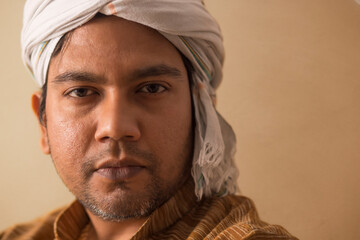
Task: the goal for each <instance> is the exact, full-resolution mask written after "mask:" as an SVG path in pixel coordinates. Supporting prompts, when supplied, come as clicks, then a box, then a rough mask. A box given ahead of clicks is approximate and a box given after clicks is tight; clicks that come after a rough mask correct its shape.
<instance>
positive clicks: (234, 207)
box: [204, 195, 297, 240]
mask: <svg viewBox="0 0 360 240" xmlns="http://www.w3.org/2000/svg"><path fill="white" fill-rule="evenodd" d="M204 204H205V205H207V209H208V214H206V216H205V218H207V219H206V221H209V220H210V219H211V220H212V221H214V222H217V225H216V227H215V228H214V229H213V230H212V231H211V232H210V234H209V235H208V236H207V237H208V238H206V239H217V240H220V239H289V240H290V239H294V240H295V239H297V238H295V237H293V236H292V235H291V234H290V233H289V232H288V231H286V230H285V229H284V228H283V227H281V226H279V225H272V224H268V223H266V222H264V221H262V220H261V219H260V218H259V215H258V212H257V210H256V207H255V204H254V202H253V201H252V200H251V199H249V198H247V197H244V196H236V195H228V196H225V197H221V198H212V199H209V200H206V201H205V202H204Z"/></svg>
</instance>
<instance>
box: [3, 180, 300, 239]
mask: <svg viewBox="0 0 360 240" xmlns="http://www.w3.org/2000/svg"><path fill="white" fill-rule="evenodd" d="M88 223H89V218H88V217H87V215H86V212H85V211H84V208H83V207H82V205H81V204H80V203H78V202H74V203H72V204H71V205H70V206H69V207H66V208H63V209H59V210H56V211H53V212H51V213H49V214H47V215H46V216H44V217H42V218H39V219H36V220H35V221H32V222H30V223H27V224H21V225H16V226H13V227H11V228H9V229H7V230H6V231H4V232H3V233H0V240H29V239H32V240H43V239H56V240H85V239H86V234H85V230H86V229H87V227H86V226H87V225H88ZM140 239H141V240H144V239H159V240H160V239H162V240H164V239H178V240H180V239H192V240H198V239H206V240H210V239H214V240H225V239H289V240H290V239H291V240H294V239H297V238H295V237H293V236H292V235H291V234H290V233H288V232H287V231H286V230H285V229H284V228H282V227H281V226H278V225H270V224H268V223H265V222H263V221H261V220H260V219H259V216H258V214H257V211H256V209H255V206H254V204H253V202H252V201H251V200H250V199H248V198H246V197H243V196H235V195H228V196H225V197H218V198H205V199H203V200H202V201H200V202H198V201H197V198H196V196H195V194H194V183H193V181H192V180H189V181H187V182H186V183H185V184H184V186H183V187H182V188H181V189H180V190H179V191H178V192H177V193H176V195H175V196H173V197H172V198H171V199H169V201H168V202H166V203H165V204H163V205H162V206H161V207H160V208H158V209H157V210H156V211H154V212H153V213H152V214H151V215H150V216H149V218H148V219H147V221H146V222H145V223H144V224H143V226H142V227H141V228H140V229H139V230H138V232H137V233H136V234H135V235H134V236H133V237H132V239H131V240H140Z"/></svg>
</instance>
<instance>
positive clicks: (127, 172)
mask: <svg viewBox="0 0 360 240" xmlns="http://www.w3.org/2000/svg"><path fill="white" fill-rule="evenodd" d="M143 169H144V168H143V167H111V168H100V169H98V170H96V173H97V174H99V175H100V176H102V177H104V178H107V179H109V180H113V181H124V180H127V179H129V178H132V177H134V176H135V175H137V174H138V173H139V172H140V171H142V170H143Z"/></svg>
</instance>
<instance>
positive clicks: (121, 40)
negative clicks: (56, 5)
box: [49, 16, 182, 72]
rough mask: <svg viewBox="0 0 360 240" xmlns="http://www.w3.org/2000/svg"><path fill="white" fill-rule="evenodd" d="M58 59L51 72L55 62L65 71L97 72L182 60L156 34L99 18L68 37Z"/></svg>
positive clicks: (132, 24)
mask: <svg viewBox="0 0 360 240" xmlns="http://www.w3.org/2000/svg"><path fill="white" fill-rule="evenodd" d="M58 55H61V56H58ZM58 55H56V56H55V57H54V59H52V62H51V63H50V69H49V72H50V70H51V68H53V67H52V65H54V62H56V66H57V68H58V70H59V71H62V70H64V69H67V68H82V67H84V66H86V65H87V66H88V67H94V68H93V69H94V70H96V67H105V68H109V67H115V68H119V67H121V66H125V65H126V64H130V63H131V64H137V65H139V64H140V65H141V64H147V63H149V62H151V61H152V62H156V63H157V64H165V63H166V64H178V63H179V59H181V57H180V54H179V52H178V50H177V49H176V48H175V47H174V46H173V45H172V44H171V43H170V42H169V41H168V40H167V39H166V38H165V37H164V36H162V35H161V34H160V33H159V32H157V31H156V30H154V29H151V28H149V27H147V26H144V25H141V24H138V23H135V22H131V21H128V20H125V19H122V18H119V17H115V16H100V17H95V18H94V19H93V20H91V21H90V22H88V23H86V24H85V25H83V26H81V27H79V28H77V29H75V30H74V31H73V32H71V33H70V34H69V35H68V36H67V37H66V40H65V44H64V45H63V46H62V49H61V52H60V54H58ZM181 62H182V61H181ZM124 64H125V65H124ZM128 67H129V66H128ZM78 70H82V69H78Z"/></svg>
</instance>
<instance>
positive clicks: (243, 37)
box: [0, 0, 360, 240]
mask: <svg viewBox="0 0 360 240" xmlns="http://www.w3.org/2000/svg"><path fill="white" fill-rule="evenodd" d="M205 2H206V4H207V5H208V8H209V10H210V12H212V13H213V15H214V16H215V17H216V18H217V19H218V21H219V23H220V25H221V27H222V29H223V33H224V38H225V48H226V50H227V56H226V62H225V73H224V77H225V80H224V82H223V85H222V86H221V87H220V89H219V91H218V96H219V99H218V108H219V111H220V112H221V113H222V114H223V115H224V116H225V118H227V119H228V121H229V122H230V123H231V124H232V125H233V127H234V129H235V131H236V133H237V136H238V152H237V164H238V166H239V168H240V171H241V175H240V178H239V184H240V188H241V191H242V194H244V195H247V196H249V197H251V198H252V199H253V200H254V201H255V202H256V204H257V206H258V210H259V212H260V215H261V216H262V218H263V219H264V220H266V221H269V222H272V223H278V224H281V225H283V226H285V227H286V228H287V229H288V230H289V231H290V232H292V233H293V234H294V235H296V236H298V237H299V238H300V239H330V240H331V239H360V228H359V226H358V225H359V222H360V206H359V203H360V187H359V182H360V174H359V170H360V124H359V123H360V5H357V4H356V3H355V1H354V0H307V1H300V0H297V1H295V0H221V1H220V0H205ZM23 3H24V1H23V0H22V1H19V0H17V1H9V0H8V1H1V3H0V13H1V14H0V24H1V37H0V41H1V43H0V52H1V56H0V79H1V83H2V87H1V88H0V108H1V110H0V119H1V125H0V132H1V137H0V156H1V161H0V190H1V196H0V229H2V228H5V227H6V226H9V225H11V224H14V223H16V222H20V221H26V220H30V219H33V218H34V217H36V216H39V215H41V214H42V213H44V212H46V211H49V210H51V209H53V208H54V207H57V206H61V205H63V204H65V203H67V202H69V201H71V199H72V196H71V194H69V193H68V191H67V190H66V189H65V187H63V185H62V183H61V181H60V180H59V179H58V177H57V175H56V173H55V170H54V169H53V167H52V163H51V160H50V158H49V157H47V156H43V155H42V153H41V152H40V149H39V144H38V138H39V133H38V132H39V131H38V127H37V122H36V119H35V118H34V117H33V115H32V112H31V110H30V96H31V93H32V92H33V91H34V90H36V89H37V86H36V84H35V83H34V81H32V80H31V77H30V75H29V73H28V72H27V71H26V69H25V68H24V67H23V65H22V62H21V60H20V47H19V41H20V40H19V39H20V28H21V21H22V20H21V15H22V7H23Z"/></svg>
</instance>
